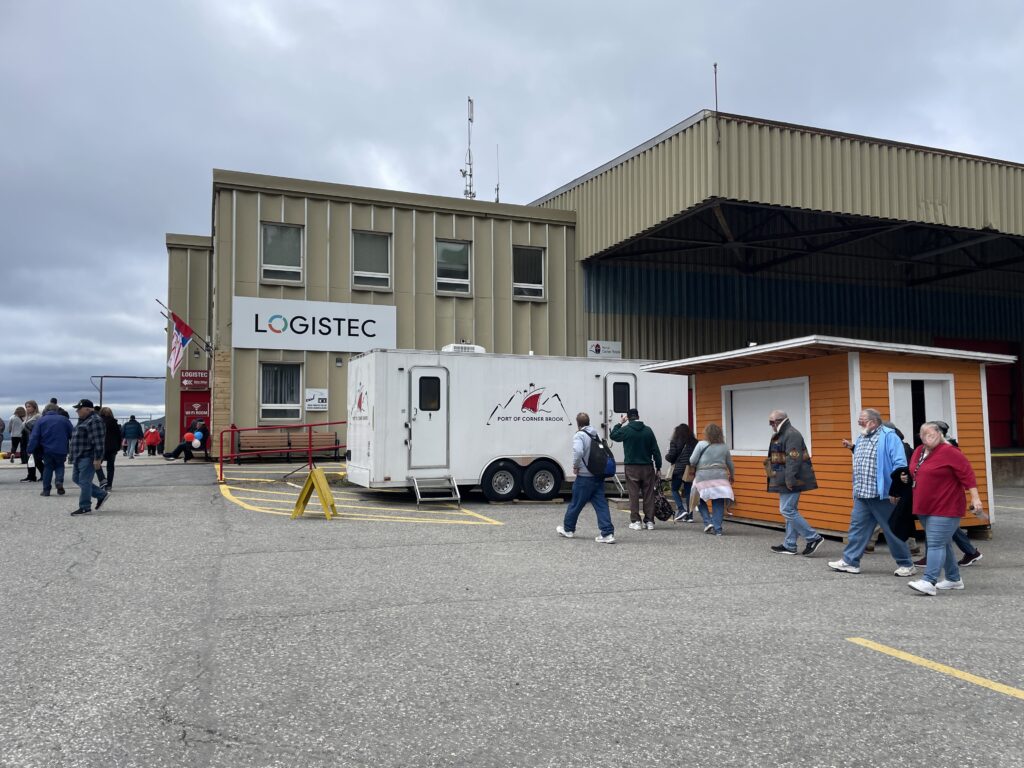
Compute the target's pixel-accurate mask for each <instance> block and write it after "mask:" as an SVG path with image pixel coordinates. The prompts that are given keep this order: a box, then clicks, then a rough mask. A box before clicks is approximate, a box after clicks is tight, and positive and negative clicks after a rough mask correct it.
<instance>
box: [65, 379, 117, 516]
mask: <svg viewBox="0 0 1024 768" xmlns="http://www.w3.org/2000/svg"><path fill="white" fill-rule="evenodd" d="M72 407H73V408H74V409H75V410H76V411H77V412H78V426H77V427H75V431H74V432H73V433H72V434H71V451H70V456H71V464H72V467H73V473H72V475H71V479H72V480H74V481H75V484H76V485H77V486H78V487H79V489H80V492H79V494H78V509H76V510H74V511H73V512H72V513H71V514H72V515H87V514H89V513H90V512H92V500H93V499H96V509H97V510H98V509H99V508H100V507H102V506H103V505H104V504H105V503H106V501H107V497H109V496H110V491H109V490H103V489H102V488H100V487H99V486H98V485H96V484H95V483H93V481H92V479H93V477H94V476H95V474H96V470H97V469H99V467H100V463H101V462H102V461H103V439H104V435H105V432H106V429H105V428H104V426H103V420H102V419H101V418H100V417H99V415H98V414H97V413H96V411H95V410H94V406H93V404H92V400H88V399H86V398H84V397H83V398H82V399H81V400H79V401H78V402H77V403H75V404H74V405H73V406H72Z"/></svg>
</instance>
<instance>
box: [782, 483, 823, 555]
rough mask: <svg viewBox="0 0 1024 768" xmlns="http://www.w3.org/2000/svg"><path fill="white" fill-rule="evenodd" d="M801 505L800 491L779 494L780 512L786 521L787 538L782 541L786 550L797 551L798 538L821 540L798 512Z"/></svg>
mask: <svg viewBox="0 0 1024 768" xmlns="http://www.w3.org/2000/svg"><path fill="white" fill-rule="evenodd" d="M799 503H800V491H783V492H782V493H780V494H779V512H780V513H781V514H782V516H783V517H784V518H785V519H786V538H785V539H783V540H782V546H784V547H785V548H786V549H796V540H797V538H801V539H803V540H804V541H815V540H816V539H820V538H821V536H819V535H818V532H817V531H816V530H814V529H813V528H811V526H810V525H809V524H808V523H807V521H806V520H804V518H803V515H801V514H800V512H799V511H798V510H797V505H798V504H799Z"/></svg>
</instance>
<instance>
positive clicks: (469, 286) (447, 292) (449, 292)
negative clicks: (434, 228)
mask: <svg viewBox="0 0 1024 768" xmlns="http://www.w3.org/2000/svg"><path fill="white" fill-rule="evenodd" d="M438 243H452V244H454V245H464V246H466V248H467V249H468V251H469V253H468V258H467V260H466V273H467V274H466V278H465V279H462V278H454V277H441V276H440V275H438V274H437V268H438V260H437V246H438ZM442 282H443V283H448V284H453V285H465V286H466V290H465V291H460V290H456V289H452V288H442V287H441V285H440V283H442ZM434 291H435V293H437V295H439V296H463V297H466V296H472V295H473V243H472V241H470V240H453V239H449V238H446V237H437V238H434Z"/></svg>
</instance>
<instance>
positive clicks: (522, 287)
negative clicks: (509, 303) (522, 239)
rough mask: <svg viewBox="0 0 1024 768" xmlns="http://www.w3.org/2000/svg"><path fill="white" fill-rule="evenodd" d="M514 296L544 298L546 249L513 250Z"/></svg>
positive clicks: (519, 248)
mask: <svg viewBox="0 0 1024 768" xmlns="http://www.w3.org/2000/svg"><path fill="white" fill-rule="evenodd" d="M512 295H513V296H518V297H523V298H530V299H543V298H544V249H543V248H525V247H520V246H514V247H513V248H512Z"/></svg>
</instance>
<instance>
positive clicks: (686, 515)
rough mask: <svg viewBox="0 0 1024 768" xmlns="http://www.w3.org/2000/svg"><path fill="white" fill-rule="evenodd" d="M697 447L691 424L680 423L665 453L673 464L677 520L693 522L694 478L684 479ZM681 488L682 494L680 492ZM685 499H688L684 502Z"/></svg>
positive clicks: (673, 495)
mask: <svg viewBox="0 0 1024 768" xmlns="http://www.w3.org/2000/svg"><path fill="white" fill-rule="evenodd" d="M696 447H697V438H696V437H694V434H693V430H692V429H690V425H689V424H680V425H679V426H677V427H676V428H675V430H673V432H672V437H671V438H670V439H669V443H668V453H666V454H665V461H667V462H668V463H669V464H671V465H672V485H671V488H672V498H673V499H674V500H675V502H676V516H675V520H676V522H680V521H681V522H684V523H692V522H693V512H691V511H690V491H691V490H692V489H693V481H692V480H684V479H683V476H684V474H685V473H686V467H687V466H688V465H689V463H690V456H691V455H693V449H694V448H696ZM680 488H681V489H682V491H683V492H682V494H680V493H679V490H680ZM683 499H686V501H685V502H684V501H683Z"/></svg>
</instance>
